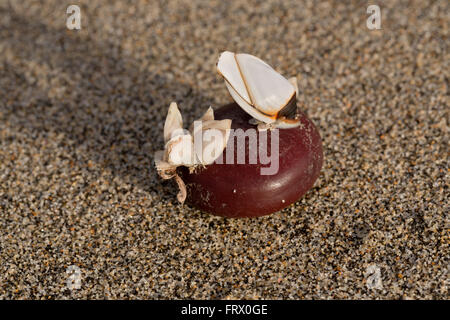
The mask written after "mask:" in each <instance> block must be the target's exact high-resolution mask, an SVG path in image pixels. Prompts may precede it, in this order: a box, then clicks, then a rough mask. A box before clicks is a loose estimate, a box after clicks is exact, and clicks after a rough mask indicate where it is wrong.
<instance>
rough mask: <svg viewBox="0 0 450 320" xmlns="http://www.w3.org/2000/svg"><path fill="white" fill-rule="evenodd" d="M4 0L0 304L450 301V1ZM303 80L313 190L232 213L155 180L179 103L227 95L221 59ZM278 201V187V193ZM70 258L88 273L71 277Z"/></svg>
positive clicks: (0, 5)
mask: <svg viewBox="0 0 450 320" xmlns="http://www.w3.org/2000/svg"><path fill="white" fill-rule="evenodd" d="M79 3H80V8H81V14H82V16H81V30H68V29H67V28H66V18H67V14H66V8H67V6H68V5H69V4H72V2H69V1H60V0H55V1H11V2H10V3H9V2H8V1H5V0H0V298H3V299H10V298H13V299H123V298H126V299H178V298H192V299H244V298H245V299H311V298H314V299H362V298H364V299H448V298H449V293H448V280H449V278H448V266H449V256H450V255H449V253H450V250H449V219H448V211H449V200H448V198H449V197H448V193H449V190H448V187H449V166H448V155H449V148H448V141H449V130H448V121H449V88H448V86H449V84H448V76H449V70H450V66H449V61H450V59H449V58H450V56H449V52H448V45H449V43H450V41H449V22H450V14H449V12H450V10H449V9H450V8H449V3H448V1H444V0H443V1H433V2H431V3H429V2H428V1H377V2H376V3H375V2H374V3H375V4H378V5H379V6H380V7H381V15H382V16H381V29H380V30H369V29H368V28H367V26H366V20H367V18H368V17H369V14H367V13H366V9H367V5H368V4H367V3H366V2H365V1H339V2H334V1H329V2H326V1H323V2H320V3H319V2H315V1H283V2H277V1H271V0H265V1H248V0H239V1H233V2H231V1H214V0H213V1H108V2H105V1H98V0H89V1H79ZM224 50H230V51H237V52H247V53H251V54H254V55H256V56H258V57H260V58H262V59H264V60H265V61H267V62H268V63H269V64H271V65H272V66H274V67H275V68H276V70H277V71H279V72H281V73H282V74H283V75H285V76H286V77H291V76H296V77H297V79H298V81H299V85H300V91H301V96H300V99H299V100H300V101H299V106H300V107H301V108H302V109H303V110H304V111H305V112H306V113H307V114H308V115H309V117H310V118H311V119H312V120H313V122H314V123H315V124H316V126H317V127H318V129H319V131H320V133H321V135H322V138H323V146H324V156H325V162H324V166H323V169H322V173H321V176H320V177H319V179H318V181H317V182H316V185H315V187H314V188H313V189H311V190H310V191H309V192H308V193H307V195H306V196H305V197H304V198H302V199H300V200H299V201H298V202H296V203H295V204H293V205H291V206H290V207H288V208H286V209H284V210H283V211H281V212H278V213H276V214H273V215H271V216H267V217H263V218H259V219H241V220H239V219H223V218H220V217H214V216H211V215H209V214H206V213H202V212H199V211H197V210H195V209H193V208H190V207H188V206H181V205H179V204H178V202H177V200H176V194H177V188H176V185H175V183H174V182H173V181H163V180H161V179H160V178H159V177H158V175H157V173H156V171H155V169H154V166H153V153H154V152H155V151H156V150H158V149H161V148H162V146H163V137H162V128H163V121H164V119H165V116H166V112H167V108H168V106H169V103H170V102H171V101H176V102H177V103H178V105H179V108H180V110H181V112H182V114H183V116H184V117H185V119H184V120H185V122H186V123H190V122H191V121H192V120H193V119H196V118H198V117H199V116H200V115H202V114H203V112H204V111H205V110H206V108H207V107H208V106H210V105H212V106H213V108H217V107H219V106H221V105H223V104H225V103H228V102H230V101H231V98H230V96H229V95H228V92H227V90H226V88H225V86H224V83H223V80H222V79H221V78H220V77H219V76H218V75H217V74H216V72H215V63H216V60H217V57H218V55H219V53H220V52H221V51H224ZM268 196H270V195H268ZM68 268H69V270H73V269H74V268H75V269H77V270H78V271H79V274H80V278H79V280H80V281H79V282H78V286H76V287H73V286H70V285H69V286H68V283H67V281H68V278H69V276H70V275H69V274H68V273H67V271H68Z"/></svg>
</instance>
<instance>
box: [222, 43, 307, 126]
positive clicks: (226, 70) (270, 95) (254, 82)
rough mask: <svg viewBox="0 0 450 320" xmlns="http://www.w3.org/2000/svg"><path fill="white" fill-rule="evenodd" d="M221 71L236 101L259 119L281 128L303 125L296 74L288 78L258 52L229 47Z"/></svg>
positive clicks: (223, 57) (223, 55)
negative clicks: (266, 61) (252, 53)
mask: <svg viewBox="0 0 450 320" xmlns="http://www.w3.org/2000/svg"><path fill="white" fill-rule="evenodd" d="M217 71H218V72H219V74H220V75H222V77H223V78H224V79H225V84H226V86H227V88H228V91H229V92H230V94H231V96H232V98H233V99H234V101H236V103H237V104H238V105H239V106H240V107H241V108H242V109H244V111H246V112H247V113H248V114H249V115H251V116H252V117H253V118H255V119H256V120H259V121H260V122H263V123H264V124H269V125H270V126H274V127H279V128H289V127H295V126H298V125H299V121H298V120H297V119H295V116H296V114H297V104H296V101H297V99H296V98H297V94H298V87H297V81H296V79H295V78H291V79H289V80H287V79H286V78H284V77H283V76H282V75H281V74H279V73H278V72H276V71H275V70H274V69H273V68H272V67H271V66H269V65H268V64H267V63H265V62H264V61H262V60H261V59H259V58H257V57H255V56H252V55H250V54H246V53H233V52H229V51H225V52H223V53H222V54H221V55H220V57H219V61H218V62H217Z"/></svg>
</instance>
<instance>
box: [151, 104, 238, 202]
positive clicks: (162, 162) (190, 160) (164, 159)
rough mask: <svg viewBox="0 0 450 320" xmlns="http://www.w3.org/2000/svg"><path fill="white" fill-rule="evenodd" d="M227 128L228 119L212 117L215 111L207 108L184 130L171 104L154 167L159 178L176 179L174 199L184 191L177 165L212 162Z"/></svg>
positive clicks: (180, 197)
mask: <svg viewBox="0 0 450 320" xmlns="http://www.w3.org/2000/svg"><path fill="white" fill-rule="evenodd" d="M230 128H231V120H229V119H226V120H214V111H213V109H212V108H211V107H209V109H208V110H207V111H206V113H205V114H204V115H203V116H202V117H201V118H200V119H199V120H197V121H194V124H193V125H191V128H190V130H189V131H187V130H184V129H183V119H182V117H181V113H180V111H179V110H178V106H177V104H176V103H175V102H172V103H171V104H170V106H169V111H168V112H167V117H166V122H165V124H164V142H165V147H164V150H158V151H156V152H155V166H156V169H157V171H158V174H159V175H160V176H161V178H163V179H172V178H174V179H175V181H176V182H177V184H178V187H179V189H180V192H179V193H178V195H177V198H178V200H179V201H180V202H181V203H183V202H184V201H185V199H186V194H187V193H186V186H185V184H184V182H183V180H182V179H181V178H180V176H179V175H178V174H177V171H176V169H177V167H179V166H186V167H189V168H194V167H196V166H199V165H202V166H205V165H208V164H211V163H213V162H214V161H215V160H216V159H217V157H218V156H220V155H221V154H222V152H223V149H225V147H226V145H227V141H228V138H229V135H230ZM196 139H198V141H197V142H196V141H195V140H196Z"/></svg>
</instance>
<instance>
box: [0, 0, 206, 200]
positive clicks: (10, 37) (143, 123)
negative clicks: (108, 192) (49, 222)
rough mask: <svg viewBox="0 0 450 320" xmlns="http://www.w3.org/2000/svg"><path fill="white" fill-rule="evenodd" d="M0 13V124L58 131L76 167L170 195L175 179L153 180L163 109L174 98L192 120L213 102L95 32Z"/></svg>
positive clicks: (13, 13) (155, 177)
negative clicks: (94, 169)
mask: <svg viewBox="0 0 450 320" xmlns="http://www.w3.org/2000/svg"><path fill="white" fill-rule="evenodd" d="M0 16H2V17H7V19H0V20H1V21H0V57H1V58H0V79H2V81H3V82H2V87H3V89H1V88H0V94H7V95H8V97H7V99H2V100H3V102H4V103H2V102H1V101H0V125H3V124H5V123H7V124H8V125H9V126H10V127H11V128H14V129H15V130H23V131H30V132H40V133H41V134H42V132H44V134H45V133H49V132H55V133H57V134H63V135H64V138H63V140H64V141H65V142H64V145H62V146H61V147H62V148H64V149H66V150H67V152H68V154H70V156H69V157H71V158H72V159H71V160H73V161H75V162H76V163H77V165H79V166H86V165H88V163H89V161H94V162H95V163H97V164H98V165H100V166H101V168H104V169H109V170H111V172H112V174H113V175H114V176H119V177H120V178H121V179H123V180H124V181H125V182H128V183H133V184H136V183H137V184H139V185H140V187H141V188H142V189H143V190H146V191H150V190H156V189H158V188H161V187H162V188H163V189H164V190H166V191H168V192H169V194H168V196H170V197H174V196H175V194H176V193H177V190H176V188H175V186H174V184H172V183H167V182H163V181H161V180H160V179H158V178H157V175H156V172H155V170H154V167H153V153H154V151H156V150H158V149H160V148H161V147H162V145H163V140H162V127H163V122H164V119H165V115H166V110H167V108H168V106H169V103H170V102H171V101H177V102H178V103H179V104H180V106H181V107H182V112H183V115H185V116H186V115H187V117H188V118H189V119H188V120H191V119H194V118H195V117H197V116H199V112H200V111H201V110H200V109H201V108H197V109H195V108H194V107H195V106H205V107H206V106H209V105H210V104H211V102H213V99H212V98H211V97H206V96H203V95H201V94H199V93H198V92H196V91H195V90H194V89H193V88H192V87H190V86H189V85H186V84H185V83H181V82H180V81H179V80H169V79H168V78H167V77H166V76H164V74H162V73H163V71H162V70H161V71H159V70H158V68H157V67H155V65H152V60H151V57H149V60H148V62H147V65H142V62H139V61H136V60H134V59H133V58H132V57H130V56H129V55H127V54H126V53H124V52H123V50H122V49H121V48H120V47H118V46H115V45H113V44H111V43H105V42H101V41H99V40H98V39H95V38H94V37H95V33H94V35H93V36H91V35H81V34H80V33H77V32H76V31H68V30H67V29H66V28H65V27H62V28H61V29H55V28H52V27H49V26H48V25H46V24H44V23H42V22H40V21H37V20H33V19H32V18H31V19H30V17H28V16H27V17H23V16H21V15H20V14H17V13H15V12H13V11H11V10H9V9H7V8H1V7H0ZM36 35H38V36H36ZM49 44H51V45H49ZM150 66H151V67H152V68H149V67H150ZM150 69H152V70H155V69H156V71H149V70H150ZM24 87H25V88H26V89H25V90H22V91H20V92H19V91H18V90H8V88H24ZM5 101H6V102H5ZM74 154H75V155H76V156H74ZM161 197H164V196H163V195H161Z"/></svg>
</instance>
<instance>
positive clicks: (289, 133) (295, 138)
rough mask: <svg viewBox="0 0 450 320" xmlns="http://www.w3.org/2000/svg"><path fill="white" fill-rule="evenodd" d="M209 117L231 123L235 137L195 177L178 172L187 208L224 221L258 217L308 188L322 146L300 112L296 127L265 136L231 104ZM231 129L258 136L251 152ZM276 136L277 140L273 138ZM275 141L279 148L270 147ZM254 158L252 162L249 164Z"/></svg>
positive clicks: (320, 158)
mask: <svg viewBox="0 0 450 320" xmlns="http://www.w3.org/2000/svg"><path fill="white" fill-rule="evenodd" d="M214 113H215V116H216V119H231V120H232V126H231V129H232V130H233V132H234V134H233V132H232V133H231V134H230V137H229V139H228V144H227V147H226V148H225V149H224V150H223V154H222V155H221V156H220V157H219V159H220V158H222V160H223V161H222V162H223V163H216V162H214V163H212V164H210V165H208V166H206V167H204V168H201V169H200V170H196V171H194V172H190V171H189V169H188V168H186V167H179V168H178V169H177V172H178V174H179V175H180V177H181V178H182V179H183V181H184V183H186V188H187V199H186V203H187V204H189V205H191V206H193V207H195V208H198V209H200V210H202V211H204V212H209V213H212V214H215V215H219V216H224V217H233V218H241V217H259V216H263V215H267V214H271V213H274V212H276V211H279V210H281V209H283V208H285V207H287V206H289V205H291V204H292V203H294V202H295V201H297V200H299V199H300V198H301V197H302V196H303V195H304V194H305V193H306V192H307V191H308V190H310V189H311V188H312V186H313V185H314V183H315V181H316V180H317V178H318V177H319V175H320V170H321V168H322V163H323V152H322V141H321V138H320V135H319V132H318V130H317V128H316V127H315V126H314V124H313V123H312V121H311V120H310V119H309V118H308V117H307V116H306V115H305V114H304V113H303V112H301V111H300V112H299V115H298V117H299V121H300V125H298V126H297V127H294V128H289V129H276V128H275V129H273V130H264V131H261V130H257V126H256V125H254V124H252V123H251V122H250V121H249V120H250V119H251V116H250V115H249V114H247V113H246V112H244V110H242V108H240V107H239V106H238V105H237V104H236V103H232V104H229V105H225V106H223V107H221V108H218V109H217V110H215V112H214ZM236 130H243V131H244V132H248V133H251V132H253V133H255V132H257V134H255V136H256V140H255V141H256V144H257V145H256V148H255V145H252V143H251V142H250V141H251V139H247V138H246V139H245V143H244V144H241V143H239V139H238V138H237V137H236ZM276 136H278V139H273V138H274V137H276ZM274 140H278V143H272V142H273V141H274ZM241 141H242V140H241ZM239 152H243V153H244V154H245V158H244V159H245V161H244V162H243V163H239V161H238V159H239ZM229 156H231V157H229ZM253 156H254V158H255V159H256V161H251V160H250V159H251V158H252V157H253ZM229 158H231V159H233V161H231V162H230V161H228V159H229Z"/></svg>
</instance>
